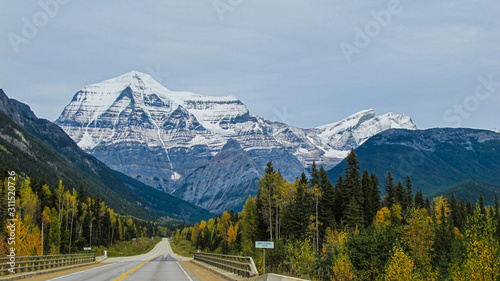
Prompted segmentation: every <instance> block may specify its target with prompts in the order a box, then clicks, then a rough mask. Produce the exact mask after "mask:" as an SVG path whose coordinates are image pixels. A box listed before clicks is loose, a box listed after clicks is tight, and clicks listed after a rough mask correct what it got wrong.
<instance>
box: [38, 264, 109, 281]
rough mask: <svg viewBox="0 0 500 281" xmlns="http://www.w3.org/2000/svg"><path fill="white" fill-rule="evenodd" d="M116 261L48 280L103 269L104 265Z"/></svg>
mask: <svg viewBox="0 0 500 281" xmlns="http://www.w3.org/2000/svg"><path fill="white" fill-rule="evenodd" d="M113 264H115V263H110V264H107V265H103V266H99V267H95V268H90V269H86V270H84V271H78V272H74V273H71V274H68V275H63V276H59V277H56V278H52V279H49V280H48V281H51V280H57V279H61V278H66V277H68V276H72V275H76V274H80V273H83V272H87V271H91V270H96V269H98V268H99V269H101V268H103V267H106V266H110V265H113Z"/></svg>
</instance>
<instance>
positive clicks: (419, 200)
mask: <svg viewBox="0 0 500 281" xmlns="http://www.w3.org/2000/svg"><path fill="white" fill-rule="evenodd" d="M424 204H425V203H424V196H423V195H422V191H420V190H417V192H416V193H415V208H424Z"/></svg>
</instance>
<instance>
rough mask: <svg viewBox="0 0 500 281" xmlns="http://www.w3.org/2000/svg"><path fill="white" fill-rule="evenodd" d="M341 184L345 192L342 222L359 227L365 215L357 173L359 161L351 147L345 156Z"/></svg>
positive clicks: (362, 223)
mask: <svg viewBox="0 0 500 281" xmlns="http://www.w3.org/2000/svg"><path fill="white" fill-rule="evenodd" d="M343 186H344V188H343V189H344V192H345V193H347V194H344V196H343V197H344V198H347V202H346V204H347V205H346V209H345V213H344V218H343V220H344V223H345V224H346V225H347V226H349V227H356V226H359V227H361V226H363V225H364V217H365V216H364V212H363V204H364V196H363V190H362V187H361V179H360V174H359V161H358V157H357V156H356V154H355V153H354V150H353V149H351V153H350V154H349V156H347V165H346V168H345V179H344V181H343Z"/></svg>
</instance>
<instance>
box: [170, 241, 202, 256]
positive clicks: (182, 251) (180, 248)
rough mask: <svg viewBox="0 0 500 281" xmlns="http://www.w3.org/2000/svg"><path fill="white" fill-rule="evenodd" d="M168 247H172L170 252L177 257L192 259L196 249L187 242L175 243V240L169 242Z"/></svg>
mask: <svg viewBox="0 0 500 281" xmlns="http://www.w3.org/2000/svg"><path fill="white" fill-rule="evenodd" d="M170 242H171V243H170V245H171V246H172V250H174V252H175V253H176V254H178V255H181V256H183V257H188V258H192V257H193V256H194V253H195V252H196V248H195V247H194V246H193V244H192V243H191V241H188V240H180V241H175V239H172V240H170Z"/></svg>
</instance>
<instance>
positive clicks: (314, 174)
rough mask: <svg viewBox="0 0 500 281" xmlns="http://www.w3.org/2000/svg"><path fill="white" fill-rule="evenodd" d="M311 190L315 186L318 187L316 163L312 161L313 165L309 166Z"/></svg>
mask: <svg viewBox="0 0 500 281" xmlns="http://www.w3.org/2000/svg"><path fill="white" fill-rule="evenodd" d="M310 183H311V188H314V187H315V186H318V185H319V171H318V168H317V167H316V161H314V160H313V163H312V165H311V179H310Z"/></svg>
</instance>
